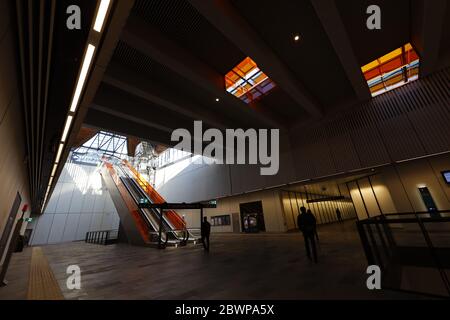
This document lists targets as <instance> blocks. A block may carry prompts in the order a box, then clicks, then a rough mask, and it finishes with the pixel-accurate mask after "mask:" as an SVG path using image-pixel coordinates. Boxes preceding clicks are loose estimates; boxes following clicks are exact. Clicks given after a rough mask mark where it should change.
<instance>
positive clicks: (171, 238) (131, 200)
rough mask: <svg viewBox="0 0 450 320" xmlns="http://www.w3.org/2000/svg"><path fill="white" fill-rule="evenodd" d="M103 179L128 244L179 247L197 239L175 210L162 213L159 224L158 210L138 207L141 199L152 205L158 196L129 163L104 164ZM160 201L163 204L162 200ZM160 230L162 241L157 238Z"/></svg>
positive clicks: (110, 162) (107, 162)
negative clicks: (157, 244) (160, 244)
mask: <svg viewBox="0 0 450 320" xmlns="http://www.w3.org/2000/svg"><path fill="white" fill-rule="evenodd" d="M102 177H103V180H104V181H105V184H106V186H107V188H108V189H109V191H110V194H111V197H112V199H113V202H114V204H115V206H116V208H117V211H118V213H119V216H120V219H121V222H122V225H123V227H124V232H125V233H126V237H127V239H128V240H129V243H131V244H136V245H146V244H156V243H163V244H164V245H175V246H178V245H185V244H187V243H188V242H195V240H196V238H195V237H193V236H192V234H190V232H189V231H188V230H187V229H186V225H185V223H184V220H183V219H182V218H181V217H180V216H179V215H178V214H177V213H176V212H175V211H173V210H168V211H165V212H164V215H163V219H162V221H161V223H160V213H159V211H158V210H156V209H152V208H149V209H148V208H140V207H139V203H140V202H142V201H143V200H145V201H147V202H149V203H155V202H154V201H155V197H156V196H159V194H157V193H156V191H155V190H154V189H153V188H151V189H150V188H149V184H148V183H147V182H146V181H145V180H144V179H143V178H142V177H141V176H140V175H138V174H137V171H136V170H135V169H134V168H133V167H132V166H131V165H130V164H129V163H127V162H126V161H121V160H120V161H111V159H109V161H104V166H103V169H102ZM152 192H153V193H152ZM159 197H160V199H162V197H161V196H159ZM160 199H158V200H160ZM162 201H163V202H164V200H163V199H162ZM156 203H160V202H156ZM130 217H131V218H132V219H130ZM160 228H161V239H159V235H160V232H159V229H160ZM139 238H140V239H139ZM160 240H161V241H160Z"/></svg>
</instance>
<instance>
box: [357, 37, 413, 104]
mask: <svg viewBox="0 0 450 320" xmlns="http://www.w3.org/2000/svg"><path fill="white" fill-rule="evenodd" d="M361 71H362V72H363V74H364V77H365V78H366V81H367V85H368V86H369V89H370V93H371V94H372V97H375V96H377V95H379V94H381V93H384V92H387V91H390V90H393V89H395V88H398V87H400V86H402V85H404V84H406V83H407V82H410V81H414V80H416V79H418V77H419V56H418V55H417V53H416V51H415V50H414V48H413V47H412V46H411V44H409V43H407V44H405V45H404V46H402V47H400V48H397V49H395V50H394V51H392V52H389V53H388V54H386V55H384V56H382V57H381V58H378V59H376V60H374V61H372V62H370V63H368V64H366V65H365V66H363V67H361Z"/></svg>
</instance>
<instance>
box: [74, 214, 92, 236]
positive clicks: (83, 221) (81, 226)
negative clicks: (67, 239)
mask: <svg viewBox="0 0 450 320" xmlns="http://www.w3.org/2000/svg"><path fill="white" fill-rule="evenodd" d="M91 218H92V215H90V214H80V221H79V223H78V228H77V239H84V238H85V236H86V233H87V232H88V231H89V227H90V225H91Z"/></svg>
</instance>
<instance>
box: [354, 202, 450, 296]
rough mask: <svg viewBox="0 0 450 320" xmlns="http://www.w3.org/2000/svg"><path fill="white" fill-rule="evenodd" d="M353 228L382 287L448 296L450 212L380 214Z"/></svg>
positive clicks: (449, 287) (358, 222) (362, 221)
mask: <svg viewBox="0 0 450 320" xmlns="http://www.w3.org/2000/svg"><path fill="white" fill-rule="evenodd" d="M356 225H357V229H358V233H359V236H360V239H361V243H362V246H363V249H364V252H365V255H366V258H367V262H368V264H369V265H377V266H379V267H380V269H381V271H382V275H383V276H382V285H383V287H385V288H390V289H399V290H403V291H411V292H417V293H422V294H429V295H434V296H445V297H450V281H449V277H450V210H443V211H435V212H402V213H390V214H382V215H379V216H375V217H371V218H368V219H365V220H359V221H357V222H356ZM424 279H425V281H424Z"/></svg>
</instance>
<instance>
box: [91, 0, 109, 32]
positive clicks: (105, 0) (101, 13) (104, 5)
mask: <svg viewBox="0 0 450 320" xmlns="http://www.w3.org/2000/svg"><path fill="white" fill-rule="evenodd" d="M110 2H111V1H110V0H102V1H101V2H100V6H99V7H98V11H97V17H96V18H95V23H94V30H95V31H97V32H101V31H102V27H103V23H104V22H105V18H106V13H107V12H108V7H109V3H110Z"/></svg>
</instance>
